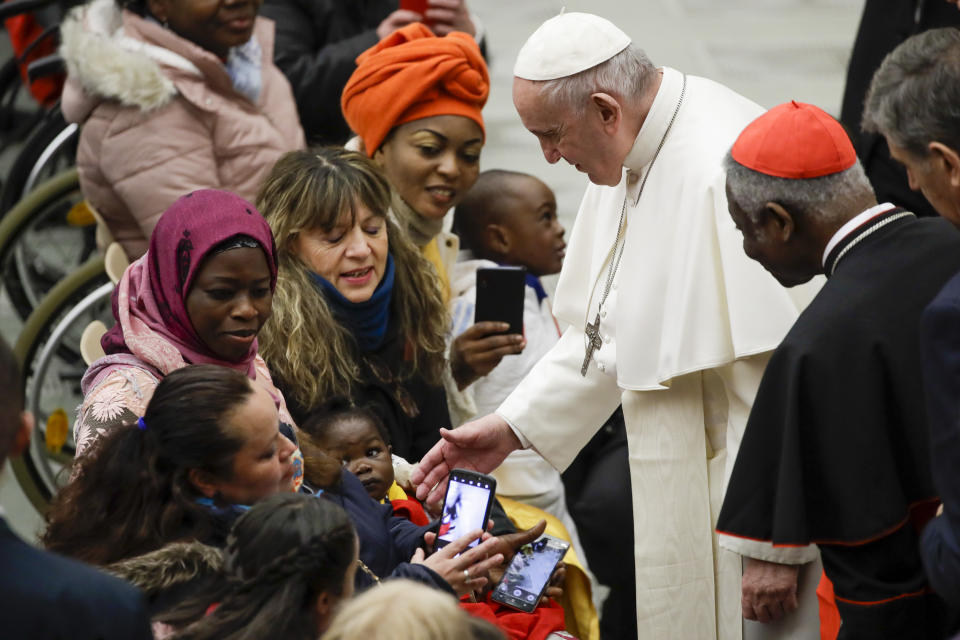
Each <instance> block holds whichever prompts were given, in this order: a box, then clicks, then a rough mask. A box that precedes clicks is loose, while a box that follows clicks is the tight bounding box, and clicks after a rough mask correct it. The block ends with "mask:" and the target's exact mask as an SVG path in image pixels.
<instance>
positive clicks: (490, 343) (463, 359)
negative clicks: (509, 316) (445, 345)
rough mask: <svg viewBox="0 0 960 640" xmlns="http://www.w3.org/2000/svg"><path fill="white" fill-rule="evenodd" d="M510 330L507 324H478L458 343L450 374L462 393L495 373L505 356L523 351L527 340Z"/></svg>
mask: <svg viewBox="0 0 960 640" xmlns="http://www.w3.org/2000/svg"><path fill="white" fill-rule="evenodd" d="M509 329H510V325H509V324H507V323H506V322H478V323H477V324H475V325H473V326H472V327H470V328H469V329H467V330H466V331H464V332H463V333H461V334H460V335H459V336H457V337H456V338H455V339H454V341H453V344H452V345H451V346H450V372H451V373H452V374H453V379H454V380H455V381H456V382H457V387H458V388H459V389H461V390H463V389H465V388H467V387H469V386H470V385H471V384H472V383H473V382H474V381H475V380H477V379H478V378H482V377H483V376H485V375H487V374H488V373H490V372H491V371H493V369H494V367H496V366H497V365H498V364H500V361H501V360H502V359H503V356H506V355H511V354H515V353H520V352H521V351H523V348H524V347H525V346H527V341H526V339H525V338H524V337H523V336H522V335H520V334H518V333H514V334H506V333H504V331H507V330H509Z"/></svg>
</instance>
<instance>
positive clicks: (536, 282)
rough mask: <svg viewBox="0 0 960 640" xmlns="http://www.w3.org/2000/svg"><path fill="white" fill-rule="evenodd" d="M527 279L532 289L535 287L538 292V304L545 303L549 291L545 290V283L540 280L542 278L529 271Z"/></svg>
mask: <svg viewBox="0 0 960 640" xmlns="http://www.w3.org/2000/svg"><path fill="white" fill-rule="evenodd" d="M525 280H526V284H527V286H528V287H530V288H531V289H533V290H534V291H535V292H536V294H537V304H543V300H544V298H546V297H547V292H546V290H544V288H543V283H542V282H540V278H538V277H537V276H535V275H533V274H532V273H530V272H529V271H527V275H526V276H525Z"/></svg>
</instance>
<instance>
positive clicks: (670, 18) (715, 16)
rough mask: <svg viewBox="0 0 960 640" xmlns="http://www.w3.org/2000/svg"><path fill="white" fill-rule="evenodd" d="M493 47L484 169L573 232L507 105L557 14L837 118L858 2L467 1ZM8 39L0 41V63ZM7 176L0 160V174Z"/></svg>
mask: <svg viewBox="0 0 960 640" xmlns="http://www.w3.org/2000/svg"><path fill="white" fill-rule="evenodd" d="M468 2H469V4H470V8H471V10H472V11H473V12H474V13H476V14H477V15H478V16H479V17H480V19H481V20H482V21H483V23H484V25H485V27H486V31H487V39H488V43H489V53H490V63H491V76H492V82H493V86H492V90H491V94H490V101H489V103H488V105H487V107H486V109H485V110H484V118H485V120H486V122H487V136H488V137H487V145H486V147H485V149H484V153H483V160H482V165H483V168H484V169H492V168H504V169H514V170H518V171H526V172H528V173H533V174H535V175H537V176H539V177H540V178H541V179H543V180H544V181H545V182H546V183H547V184H548V185H550V186H551V187H552V188H553V189H554V191H555V192H556V193H557V197H558V205H559V210H560V215H561V220H562V221H563V222H564V224H565V225H566V226H567V227H568V228H569V227H570V226H571V224H572V222H573V218H574V216H575V214H576V211H577V205H578V203H579V199H580V195H581V194H582V192H583V188H584V186H585V184H586V178H585V177H583V176H582V175H581V174H579V173H577V172H576V171H575V170H574V169H573V168H572V167H569V166H567V165H566V164H565V163H560V164H557V165H553V166H551V165H548V164H547V163H546V162H545V161H544V159H543V156H542V155H541V154H540V149H539V146H538V145H537V142H536V140H535V138H534V137H533V136H532V135H530V134H529V133H527V132H526V131H525V130H524V129H523V127H522V126H521V124H520V122H519V119H518V118H517V116H516V113H515V112H514V110H513V104H512V101H511V95H510V90H511V82H512V68H513V60H514V58H515V57H516V54H517V51H518V50H519V49H520V47H521V45H522V44H523V42H524V41H525V40H526V38H527V36H528V35H529V34H530V33H532V32H533V30H534V29H535V28H536V27H537V26H538V25H539V24H540V23H541V22H542V21H543V20H545V19H547V18H549V17H551V16H553V15H556V14H557V13H559V12H560V10H561V8H563V7H564V6H565V7H566V10H567V11H587V12H592V13H597V14H599V15H602V16H604V17H606V18H609V19H610V20H612V21H614V22H615V23H617V24H618V25H619V26H620V27H621V28H622V29H623V30H624V31H626V32H627V33H628V34H630V35H631V37H633V38H634V41H635V42H637V43H638V44H640V45H641V46H642V47H643V48H644V49H645V50H646V52H647V54H648V55H649V56H650V58H651V59H652V60H653V61H654V63H655V64H658V65H666V66H671V67H674V68H677V69H680V70H682V71H684V72H686V73H691V74H695V75H701V76H705V77H708V78H712V79H714V80H716V81H718V82H721V83H723V84H726V85H727V86H729V87H731V88H733V89H735V90H736V91H738V92H740V93H742V94H743V95H745V96H747V97H749V98H751V99H752V100H755V101H756V102H757V103H759V104H761V105H763V106H765V107H771V106H773V105H775V104H778V103H780V102H784V101H787V100H791V99H795V100H799V101H804V102H811V103H814V104H817V105H819V106H821V107H823V108H824V109H826V110H827V111H830V112H831V113H834V114H836V113H837V112H838V111H839V106H840V98H841V94H842V91H843V80H844V73H845V69H846V63H847V59H848V56H849V52H850V48H851V45H852V42H853V36H854V34H855V32H856V28H857V24H858V20H859V15H860V11H861V9H862V6H863V0H724V1H722V2H721V1H718V0H636V1H633V2H630V1H626V0H620V1H616V0H593V1H591V2H587V1H585V0H567V1H566V2H563V1H554V0H525V1H522V2H519V1H517V0H468ZM4 41H5V38H3V37H0V43H2V44H0V56H2V55H4V52H3V48H4V45H5V42H4ZM3 170H4V163H3V158H2V156H0V172H2V171H3ZM16 331H17V327H16V325H15V322H14V320H13V319H12V314H11V312H10V308H9V303H8V302H7V301H6V299H5V298H0V332H2V333H3V334H4V335H5V336H7V337H8V339H9V336H11V335H15V334H16ZM0 504H2V505H3V506H4V508H5V509H6V510H7V512H8V513H9V514H10V516H11V519H12V522H13V525H14V527H15V528H17V529H18V530H19V531H20V532H21V533H22V534H23V535H24V536H26V537H32V535H33V533H34V532H35V531H36V530H37V529H38V527H39V526H40V522H41V521H40V518H39V515H38V514H37V513H36V511H35V510H34V509H33V508H32V507H31V506H30V505H29V503H27V501H26V500H25V498H24V497H23V494H22V493H21V492H20V490H19V487H18V486H17V485H16V482H15V481H14V480H13V478H12V477H11V473H10V471H9V469H6V470H4V472H3V475H2V476H0Z"/></svg>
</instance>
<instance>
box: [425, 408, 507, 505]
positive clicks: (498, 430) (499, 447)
mask: <svg viewBox="0 0 960 640" xmlns="http://www.w3.org/2000/svg"><path fill="white" fill-rule="evenodd" d="M440 436H441V438H440V442H438V443H437V444H435V445H433V448H432V449H430V451H428V452H427V454H426V455H425V456H423V458H422V459H421V460H420V464H419V465H417V468H416V469H415V470H414V472H413V475H411V476H410V480H411V482H413V484H415V485H416V486H417V498H419V499H420V500H422V501H426V502H428V503H437V502H440V501H441V500H443V495H444V492H445V491H446V488H447V475H448V474H449V473H450V471H451V470H452V469H470V470H473V471H479V472H480V473H489V472H491V471H493V470H494V469H496V468H497V467H498V466H499V465H500V463H501V462H503V459H504V458H506V457H507V455H508V454H509V453H510V452H511V451H514V450H516V449H520V448H521V446H520V440H519V439H517V436H516V434H515V433H514V432H513V430H512V429H511V428H510V425H508V424H507V422H506V421H505V420H504V419H503V418H501V417H500V416H498V415H497V414H495V413H491V414H490V415H488V416H484V417H482V418H479V419H478V420H474V421H473V422H468V423H466V424H464V425H463V426H461V427H458V428H456V429H440Z"/></svg>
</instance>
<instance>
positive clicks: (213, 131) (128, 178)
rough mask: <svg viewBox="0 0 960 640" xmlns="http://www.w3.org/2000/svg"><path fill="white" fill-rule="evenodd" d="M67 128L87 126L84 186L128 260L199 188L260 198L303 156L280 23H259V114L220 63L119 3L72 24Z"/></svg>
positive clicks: (98, 3)
mask: <svg viewBox="0 0 960 640" xmlns="http://www.w3.org/2000/svg"><path fill="white" fill-rule="evenodd" d="M62 29H63V46H62V48H61V53H62V54H63V56H64V58H65V59H66V61H67V67H68V72H69V77H68V82H67V86H66V88H65V90H64V95H63V104H62V108H63V112H64V115H65V116H66V118H67V120H68V121H70V122H77V123H81V124H82V127H83V128H82V131H81V134H80V148H79V151H78V153H77V167H78V169H79V172H80V186H81V187H82V189H83V193H84V195H85V196H86V198H87V199H88V200H89V201H90V203H91V204H92V205H93V206H94V207H95V208H96V209H97V210H98V211H99V212H100V214H101V215H102V216H103V218H104V219H105V220H106V222H107V226H108V227H109V228H110V231H111V233H112V234H113V237H114V238H115V239H116V240H117V241H119V242H120V243H121V244H122V245H123V247H124V249H125V250H126V252H127V254H128V256H129V257H130V258H135V257H138V256H140V255H142V254H143V253H144V252H145V251H146V248H147V242H148V239H149V237H150V233H151V231H152V230H153V227H154V225H155V224H156V222H157V220H158V219H159V217H160V215H161V214H162V213H163V211H164V210H165V209H166V208H167V207H168V206H169V205H170V204H172V203H173V201H174V200H176V199H177V198H178V197H179V196H181V195H183V194H185V193H188V192H190V191H193V190H196V189H201V188H220V189H226V190H228V191H234V192H236V193H237V194H239V195H241V196H242V197H244V198H247V199H249V200H253V199H254V198H255V196H256V193H257V189H258V188H259V186H260V183H261V182H262V180H263V179H264V178H265V177H266V174H267V172H268V171H269V170H270V168H271V167H272V166H273V164H274V162H276V160H277V159H278V158H279V157H280V155H282V154H283V153H285V152H287V151H292V150H295V149H301V148H303V147H304V137H303V130H302V129H301V128H300V123H299V119H298V116H297V108H296V104H295V102H294V99H293V94H292V92H291V89H290V85H289V83H288V82H287V80H286V78H284V76H283V75H282V74H281V73H280V71H279V70H278V69H277V67H276V66H274V64H273V62H272V60H273V36H274V32H273V22H272V21H270V20H267V19H266V18H258V19H257V24H256V27H255V30H254V37H255V38H257V41H258V42H259V44H260V46H261V49H262V51H263V63H262V67H261V69H262V80H263V86H262V90H261V92H260V97H259V100H258V101H257V104H253V103H252V102H250V100H249V99H247V98H246V97H244V96H243V95H241V94H239V93H237V92H236V91H235V90H234V89H233V85H232V83H231V80H230V77H229V76H228V75H227V72H226V69H225V67H224V65H223V63H222V62H221V61H220V60H219V59H218V58H217V57H216V56H215V55H214V54H212V53H210V52H209V51H206V50H204V49H201V48H200V47H198V46H197V45H195V44H193V43H192V42H190V41H188V40H185V39H184V38H181V37H179V36H178V35H176V34H175V33H174V32H172V31H170V30H168V29H164V28H163V27H162V26H161V25H159V24H157V23H155V22H153V21H148V20H145V19H144V18H141V17H140V16H137V15H136V14H134V13H131V12H130V11H122V12H121V11H120V10H119V9H118V8H117V6H116V3H115V2H114V0H94V1H93V2H91V3H90V4H88V5H85V6H83V7H80V8H78V9H76V10H74V12H73V13H71V15H70V16H69V17H68V18H67V19H66V20H65V21H64V24H63V27H62Z"/></svg>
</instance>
